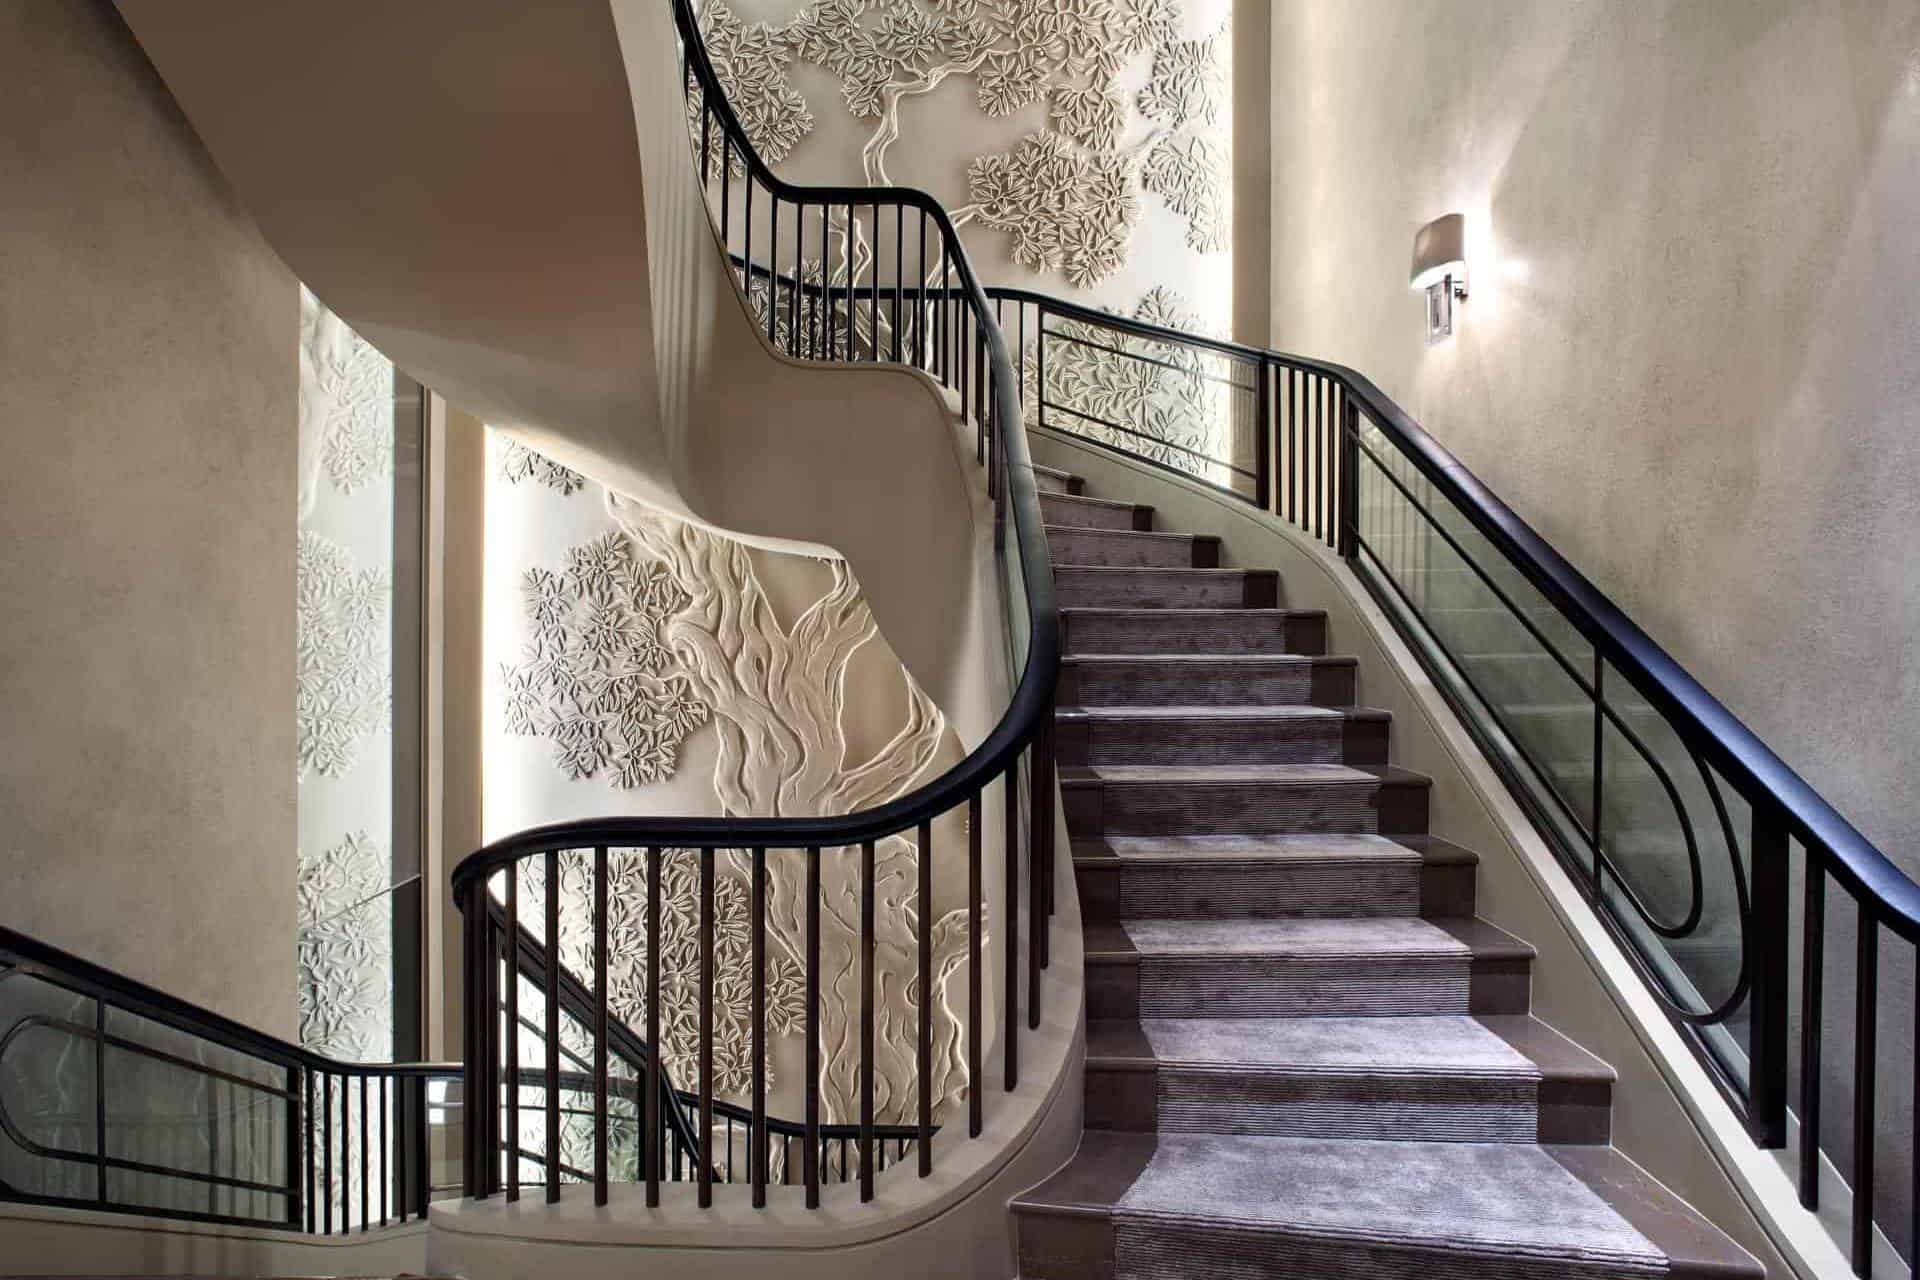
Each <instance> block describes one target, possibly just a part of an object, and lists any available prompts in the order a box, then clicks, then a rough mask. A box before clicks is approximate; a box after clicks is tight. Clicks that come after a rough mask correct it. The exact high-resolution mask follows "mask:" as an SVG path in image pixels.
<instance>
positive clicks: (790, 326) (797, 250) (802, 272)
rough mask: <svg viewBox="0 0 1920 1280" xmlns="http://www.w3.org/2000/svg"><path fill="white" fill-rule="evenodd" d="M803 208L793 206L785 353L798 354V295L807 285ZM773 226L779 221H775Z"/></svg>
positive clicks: (796, 205) (798, 205)
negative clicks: (790, 275)
mask: <svg viewBox="0 0 1920 1280" xmlns="http://www.w3.org/2000/svg"><path fill="white" fill-rule="evenodd" d="M805 213H806V210H805V208H804V207H803V206H802V205H800V204H798V203H795V205H794V206H793V288H791V289H789V290H787V354H788V355H790V356H793V357H795V358H796V359H797V358H798V357H799V355H800V295H801V293H802V292H804V291H805V289H806V287H807V255H806V231H805V229H804V215H805ZM774 225H775V226H778V225H779V223H778V222H777V221H776V222H775V223H774Z"/></svg>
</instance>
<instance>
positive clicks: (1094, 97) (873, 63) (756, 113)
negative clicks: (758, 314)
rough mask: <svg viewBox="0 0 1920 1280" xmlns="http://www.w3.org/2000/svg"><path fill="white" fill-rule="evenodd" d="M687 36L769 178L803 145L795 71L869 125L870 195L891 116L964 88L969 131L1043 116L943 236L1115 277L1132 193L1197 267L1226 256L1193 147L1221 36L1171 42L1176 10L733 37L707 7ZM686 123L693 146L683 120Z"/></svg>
mask: <svg viewBox="0 0 1920 1280" xmlns="http://www.w3.org/2000/svg"><path fill="white" fill-rule="evenodd" d="M701 24H702V27H703V30H704V31H705V34H706V41H707V49H708V53H709V54H710V56H711V57H712V60H713V63H714V67H715V70H716V72H717V73H718V75H719V78H720V80H721V83H722V85H723V87H724V88H725V90H726V92H727V95H728V100H729V102H730V103H731V104H732V105H733V108H734V110H735V112H736V114H737V115H738V116H739V117H740V119H741V123H742V124H743V125H744V126H745V128H746V130H747V132H748V134H749V136H750V137H751V138H752V139H753V141H754V144H755V146H756V147H757V148H759V149H760V151H761V153H762V155H764V156H765V157H766V158H767V159H768V160H769V162H778V161H779V160H781V159H784V158H785V157H786V156H788V155H789V154H790V153H792V151H793V150H794V149H795V148H796V147H797V146H799V145H800V143H801V142H803V141H804V140H805V139H806V137H807V136H808V135H809V134H810V133H812V132H813V129H814V125H815V118H814V116H813V114H812V112H811V111H810V110H809V108H808V105H807V103H806V100H805V98H804V96H803V95H802V94H801V93H800V92H799V90H798V89H797V88H796V86H795V84H794V82H793V80H792V77H791V75H790V71H791V69H792V68H793V67H794V66H796V65H807V66H814V67H818V68H821V69H823V70H825V71H827V72H829V73H831V74H832V75H833V76H834V77H835V78H836V79H837V80H838V81H839V82H840V91H841V97H842V99H843V101H844V103H845V105H846V108H847V110H848V111H849V112H850V113H851V114H852V115H853V116H854V117H855V118H857V119H860V120H868V121H872V122H873V128H872V132H871V133H870V134H869V135H868V137H867V139H866V141H865V143H864V145H863V146H862V148H861V171H862V177H863V178H864V180H865V182H866V183H868V184H869V185H875V186H880V185H888V184H889V183H890V181H891V180H890V179H889V177H888V175H887V154H888V152H889V151H890V150H891V148H892V147H893V145H894V143H896V142H897V141H898V140H899V139H900V136H901V131H902V124H901V106H902V103H903V102H904V101H905V100H907V99H909V98H912V97H916V96H919V95H924V94H927V93H931V92H932V91H933V90H935V89H936V88H938V87H939V86H940V85H941V84H942V83H944V82H945V81H946V80H947V79H948V78H949V77H951V76H966V77H970V78H971V79H972V81H973V84H974V90H975V98H976V101H977V103H978V105H979V108H980V110H981V111H982V112H983V113H984V114H986V115H987V116H989V117H1005V116H1009V115H1012V114H1013V113H1015V112H1017V111H1020V110H1023V109H1025V108H1028V107H1033V106H1041V107H1043V108H1044V114H1043V117H1042V119H1043V120H1044V128H1043V129H1042V130H1041V131H1040V132H1037V133H1034V134H1031V135H1029V136H1028V137H1027V138H1026V139H1025V140H1024V141H1022V142H1021V144H1020V145H1019V146H1018V147H1016V148H1015V149H1014V150H1013V151H1011V152H1007V153H1004V154H999V155H987V156H981V157H978V158H977V159H975V160H974V161H973V162H972V164H971V165H970V166H969V169H968V175H967V176H968V191H969V195H968V203H966V204H964V205H962V206H961V207H959V208H957V209H955V210H953V211H952V217H953V221H954V223H955V224H956V225H962V226H964V225H965V224H967V223H970V222H978V223H980V224H981V225H982V226H985V227H988V228H991V229H992V230H995V231H999V232H1002V233H1004V234H1007V235H1009V236H1011V237H1012V239H1013V243H1012V246H1011V252H1012V255H1013V257H1014V259H1015V261H1017V262H1019V263H1020V264H1022V265H1023V266H1027V267H1029V268H1031V269H1033V270H1035V271H1040V272H1058V273H1059V274H1060V275H1062V276H1063V277H1064V278H1065V279H1066V280H1067V281H1068V282H1069V283H1070V284H1072V285H1074V286H1075V287H1088V286H1091V285H1094V284H1097V283H1098V282H1099V281H1101V280H1103V279H1106V278H1107V277H1109V276H1111V275H1112V274H1113V273H1114V272H1115V271H1117V270H1118V269H1119V267H1120V265H1121V263H1122V262H1123V261H1124V260H1125V258H1126V255H1127V251H1128V248H1129V245H1130V242H1131V239H1132V236H1133V232H1134V228H1135V226H1136V224H1137V221H1138V216H1137V215H1138V208H1137V193H1138V191H1140V190H1141V189H1144V190H1146V191H1148V192H1151V193H1153V194H1155V195H1158V196H1160V197H1161V198H1162V199H1164V200H1165V201H1166V202H1167V204H1168V206H1169V207H1170V208H1172V209H1173V210H1174V211H1175V212H1176V213H1178V214H1179V215H1180V216H1182V217H1183V218H1185V219H1186V220H1187V222H1188V228H1189V229H1188V233H1187V241H1188V243H1189V244H1190V245H1191V246H1192V247H1194V248H1195V249H1196V250H1199V251H1202V252H1212V251H1215V250H1218V249H1224V248H1226V247H1227V234H1226V217H1227V206H1228V201H1227V199H1226V197H1225V191H1226V183H1227V178H1228V174H1229V170H1228V169H1227V167H1226V158H1227V157H1226V151H1225V148H1224V147H1222V146H1220V145H1219V144H1218V143H1215V142H1212V141H1210V140H1207V139H1203V138H1200V137H1198V136H1197V135H1195V134H1194V133H1193V132H1192V130H1193V128H1194V127H1195V126H1199V125H1212V124H1214V123H1216V121H1217V119H1218V117H1219V112H1220V107H1221V103H1222V101H1223V100H1224V98H1225V93H1226V64H1225V54H1226V41H1225V28H1222V29H1221V30H1220V31H1217V32H1215V33H1214V34H1213V35H1211V36H1208V37H1206V38H1204V39H1201V40H1182V39H1179V38H1178V34H1177V33H1178V29H1179V25H1180V24H1179V13H1178V9H1177V7H1176V4H1175V0H816V2H815V3H812V4H809V5H807V6H805V7H804V8H802V9H800V10H799V12H798V13H796V14H795V15H794V16H793V17H792V19H791V20H790V21H788V22H787V23H785V24H784V25H775V24H771V23H765V22H757V23H747V22H745V21H743V20H742V19H741V18H740V17H739V16H738V15H737V14H735V13H734V12H733V11H732V10H731V9H729V8H728V7H727V6H726V5H724V4H721V3H717V2H716V3H709V4H707V5H706V6H704V7H703V9H702V12H701ZM1149 53H1150V54H1151V57H1152V72H1151V75H1150V78H1149V80H1148V83H1147V86H1146V88H1144V89H1142V90H1141V91H1139V92H1138V93H1137V94H1134V95H1128V94H1127V93H1126V92H1124V91H1123V90H1122V88H1121V87H1120V83H1121V79H1122V74H1123V71H1124V69H1125V68H1126V67H1127V66H1128V64H1129V63H1131V62H1132V61H1133V60H1134V59H1136V58H1140V57H1143V56H1146V55H1148V54H1149ZM1130 96H1131V100H1130ZM692 123H693V125H694V127H695V130H696V133H697V132H698V130H699V127H700V113H699V112H698V110H697V109H696V110H695V111H694V113H693V116H692ZM712 164H713V161H712V160H711V159H710V160H709V165H710V171H709V176H710V177H711V176H712V173H713V170H712V168H711V165H712ZM736 172H738V170H736ZM837 234H838V236H839V240H840V243H839V246H838V250H837V252H838V253H839V254H840V256H841V257H842V258H843V259H857V256H858V254H859V252H860V248H861V246H862V244H863V242H864V241H863V236H862V234H861V230H860V228H859V227H858V226H857V225H855V226H852V227H847V226H840V227H838V228H837ZM840 265H841V264H836V266H835V271H836V273H838V270H839V267H840Z"/></svg>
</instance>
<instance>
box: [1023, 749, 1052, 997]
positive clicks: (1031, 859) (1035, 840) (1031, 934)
mask: <svg viewBox="0 0 1920 1280" xmlns="http://www.w3.org/2000/svg"><path fill="white" fill-rule="evenodd" d="M1047 718H1048V717H1047V716H1045V715H1042V716H1041V720H1042V721H1043V722H1044V721H1045V720H1046V719H1047ZM1027 768H1028V771H1029V772H1028V777H1027V782H1028V787H1027V824H1028V825H1027V880H1028V884H1027V903H1028V906H1027V917H1028V918H1027V1026H1028V1027H1030V1028H1032V1029H1033V1030H1036V1031H1037V1030H1039V1029H1040V971H1041V969H1042V968H1043V967H1045V964H1046V950H1045V948H1046V938H1045V928H1044V925H1043V922H1044V921H1045V919H1046V914H1047V911H1046V893H1047V890H1046V882H1045V881H1044V880H1042V879H1041V870H1042V858H1041V855H1040V818H1041V811H1042V809H1043V808H1044V807H1045V806H1044V805H1042V803H1041V801H1040V785H1039V784H1040V772H1041V770H1040V746H1039V739H1038V738H1037V737H1036V738H1035V740H1034V744H1033V745H1032V746H1030V747H1028V748H1027Z"/></svg>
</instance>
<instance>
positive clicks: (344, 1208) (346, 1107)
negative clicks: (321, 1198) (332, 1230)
mask: <svg viewBox="0 0 1920 1280" xmlns="http://www.w3.org/2000/svg"><path fill="white" fill-rule="evenodd" d="M347 1079H348V1078H347V1077H346V1076H341V1077H340V1234H341V1235H346V1234H347V1233H348V1232H349V1231H351V1230H353V1195H352V1187H353V1103H352V1099H353V1090H352V1089H351V1088H350V1087H349V1086H348V1084H347Z"/></svg>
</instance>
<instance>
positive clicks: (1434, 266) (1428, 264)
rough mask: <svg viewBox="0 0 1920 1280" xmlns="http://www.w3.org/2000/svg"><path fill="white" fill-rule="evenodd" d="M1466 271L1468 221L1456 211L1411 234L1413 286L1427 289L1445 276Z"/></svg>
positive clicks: (1464, 275)
mask: <svg viewBox="0 0 1920 1280" xmlns="http://www.w3.org/2000/svg"><path fill="white" fill-rule="evenodd" d="M1466 274H1467V220H1466V218H1465V217H1464V216H1462V215H1461V214H1457V213H1449V214H1445V215H1443V216H1441V217H1438V218H1435V219H1434V220H1433V221H1432V222H1429V223H1428V224H1427V225H1426V226H1424V227H1422V228H1420V229H1419V230H1418V231H1416V232H1414V233H1413V278H1412V279H1411V280H1410V281H1409V282H1408V283H1409V285H1410V286H1411V287H1412V288H1415V289H1428V288H1432V287H1433V286H1434V285H1436V284H1439V283H1440V282H1441V281H1442V280H1445V279H1446V278H1447V277H1448V276H1453V277H1455V278H1456V279H1465V278H1466Z"/></svg>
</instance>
